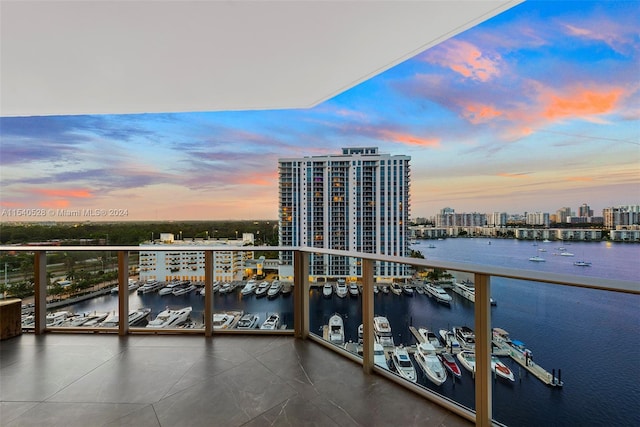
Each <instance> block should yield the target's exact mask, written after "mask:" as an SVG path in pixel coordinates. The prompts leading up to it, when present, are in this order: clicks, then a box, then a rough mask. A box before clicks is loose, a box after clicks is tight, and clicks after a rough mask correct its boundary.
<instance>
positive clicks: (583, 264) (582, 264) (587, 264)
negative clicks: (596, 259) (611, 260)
mask: <svg viewBox="0 0 640 427" xmlns="http://www.w3.org/2000/svg"><path fill="white" fill-rule="evenodd" d="M573 265H576V266H578V267H591V262H589V261H576V262H574V263H573Z"/></svg>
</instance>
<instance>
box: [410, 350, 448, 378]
mask: <svg viewBox="0 0 640 427" xmlns="http://www.w3.org/2000/svg"><path fill="white" fill-rule="evenodd" d="M414 357H415V359H416V362H417V363H418V366H420V368H422V371H423V372H424V374H425V375H426V377H427V378H428V379H429V381H431V382H432V383H434V384H435V385H442V383H444V382H445V381H446V380H447V371H446V370H445V368H444V366H442V363H440V359H439V358H438V356H437V354H436V349H435V348H434V347H433V345H431V344H430V343H428V342H423V343H419V344H418V345H417V347H416V352H415V353H414Z"/></svg>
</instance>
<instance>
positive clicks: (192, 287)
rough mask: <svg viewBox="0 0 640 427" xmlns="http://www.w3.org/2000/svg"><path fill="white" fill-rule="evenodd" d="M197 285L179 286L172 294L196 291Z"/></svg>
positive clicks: (177, 294)
mask: <svg viewBox="0 0 640 427" xmlns="http://www.w3.org/2000/svg"><path fill="white" fill-rule="evenodd" d="M195 290H196V285H186V286H177V287H175V288H173V292H172V294H173V295H175V296H177V297H178V296H180V295H186V294H188V293H189V292H192V291H195Z"/></svg>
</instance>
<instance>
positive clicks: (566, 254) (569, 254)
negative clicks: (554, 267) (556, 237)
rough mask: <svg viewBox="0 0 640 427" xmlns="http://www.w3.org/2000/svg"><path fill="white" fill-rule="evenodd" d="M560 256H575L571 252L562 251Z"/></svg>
mask: <svg viewBox="0 0 640 427" xmlns="http://www.w3.org/2000/svg"><path fill="white" fill-rule="evenodd" d="M560 256H574V255H573V254H572V253H571V252H560Z"/></svg>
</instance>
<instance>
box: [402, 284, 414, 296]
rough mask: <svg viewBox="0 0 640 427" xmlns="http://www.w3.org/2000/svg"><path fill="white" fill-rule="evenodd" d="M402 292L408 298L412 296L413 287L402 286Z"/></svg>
mask: <svg viewBox="0 0 640 427" xmlns="http://www.w3.org/2000/svg"><path fill="white" fill-rule="evenodd" d="M402 292H403V293H404V294H405V295H406V296H409V297H412V296H413V287H412V286H411V285H404V286H402Z"/></svg>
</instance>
